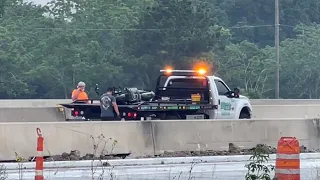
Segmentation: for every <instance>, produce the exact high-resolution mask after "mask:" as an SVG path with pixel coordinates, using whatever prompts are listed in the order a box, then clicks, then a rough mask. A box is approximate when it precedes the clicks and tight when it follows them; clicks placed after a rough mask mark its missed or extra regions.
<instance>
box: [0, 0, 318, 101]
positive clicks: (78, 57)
mask: <svg viewBox="0 0 320 180" xmlns="http://www.w3.org/2000/svg"><path fill="white" fill-rule="evenodd" d="M319 9H320V1H317V0H303V1H302V0H281V4H280V23H281V25H280V40H281V42H280V61H281V71H280V96H281V98H319V95H320V94H319V92H318V91H320V89H319V88H320V75H319V71H318V69H319V68H320V59H319V58H320V53H319V52H320V46H319V42H320V28H319V25H318V23H320V13H319ZM273 24H274V1H266V0H139V1H136V0H126V1H124V0H95V1H87V0H54V1H51V2H50V3H48V4H47V5H46V6H39V5H36V4H33V3H26V2H24V1H22V0H2V1H1V3H0V84H1V86H0V98H2V99H5V98H70V94H71V91H72V89H73V88H75V86H76V84H77V82H78V81H84V82H85V83H86V84H87V91H88V92H89V95H90V96H91V97H93V96H94V95H95V94H94V85H95V84H97V83H98V84H100V86H101V89H103V88H106V87H108V86H129V87H133V86H134V87H138V88H144V89H153V88H154V85H155V81H156V78H157V76H158V75H159V70H160V69H162V68H163V67H164V66H166V65H172V66H173V67H175V68H176V69H187V68H191V67H192V65H193V64H194V63H195V62H197V61H199V60H201V61H206V62H208V63H209V64H211V67H210V68H211V69H212V72H213V73H214V74H215V75H217V76H219V77H221V78H223V79H224V80H225V81H226V82H227V83H228V84H229V85H230V87H232V88H233V87H239V88H241V92H242V94H246V95H248V96H249V97H250V98H273V97H274V87H275V86H274V84H275V83H274V79H275V78H274V73H275V58H274V54H275V50H274V25H273Z"/></svg>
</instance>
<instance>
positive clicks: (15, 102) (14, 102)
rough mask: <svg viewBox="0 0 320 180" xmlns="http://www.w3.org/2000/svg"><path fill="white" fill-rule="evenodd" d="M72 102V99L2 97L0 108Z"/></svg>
mask: <svg viewBox="0 0 320 180" xmlns="http://www.w3.org/2000/svg"><path fill="white" fill-rule="evenodd" d="M70 102H72V100H71V99H8V100H7V99H5V100H4V99H2V100H0V108H39V107H57V104H63V103H70Z"/></svg>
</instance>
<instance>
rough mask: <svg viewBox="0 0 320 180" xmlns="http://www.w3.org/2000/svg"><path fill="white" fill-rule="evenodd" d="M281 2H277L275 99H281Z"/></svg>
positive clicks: (277, 0) (276, 0)
mask: <svg viewBox="0 0 320 180" xmlns="http://www.w3.org/2000/svg"><path fill="white" fill-rule="evenodd" d="M279 26H280V23H279V0H275V36H274V38H275V39H274V40H275V49H276V52H275V53H276V55H275V57H276V73H275V99H279V91H280V90H279V89H280V73H279V71H280V60H279V59H280V50H279V48H280V47H279Z"/></svg>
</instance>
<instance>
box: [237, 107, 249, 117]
mask: <svg viewBox="0 0 320 180" xmlns="http://www.w3.org/2000/svg"><path fill="white" fill-rule="evenodd" d="M239 119H250V113H249V111H248V109H247V108H243V109H242V110H241V113H240V116H239Z"/></svg>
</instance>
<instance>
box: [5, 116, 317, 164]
mask: <svg viewBox="0 0 320 180" xmlns="http://www.w3.org/2000/svg"><path fill="white" fill-rule="evenodd" d="M37 127H40V128H41V130H42V133H43V136H44V138H45V152H44V153H45V155H57V154H62V153H63V152H70V150H79V151H80V152H81V155H85V154H86V153H92V152H93V145H94V144H97V143H98V142H99V139H98V136H99V135H101V134H103V135H104V136H105V139H104V140H106V139H108V138H112V140H109V142H107V145H106V148H103V149H104V150H107V151H108V152H110V151H111V150H112V142H113V140H117V142H118V143H117V144H116V145H115V148H114V149H113V150H112V152H113V153H128V152H131V153H132V155H133V156H142V155H154V154H159V153H162V152H164V151H182V150H223V149H227V148H228V143H235V144H236V145H238V146H242V147H253V146H255V145H256V144H258V143H267V144H268V145H272V146H276V144H277V141H278V140H279V138H280V137H281V136H295V137H297V138H298V140H299V141H300V143H301V144H303V145H305V146H307V147H308V148H319V138H318V136H317V135H318V128H316V127H315V125H314V122H313V120H311V119H295V120H279V119H268V120H238V121H231V120H224V121H204V120H202V121H200V120H198V121H142V122H55V123H49V122H43V123H0V143H1V146H0V160H4V159H6V160H7V159H15V153H14V152H17V153H18V154H19V155H20V156H22V157H29V156H33V155H35V154H36V151H35V150H36V139H37V135H36V128H37ZM91 137H94V139H95V143H94V142H93V139H92V138H91ZM103 146H104V145H103V141H102V143H100V150H101V147H103ZM100 150H98V152H99V151H100Z"/></svg>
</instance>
